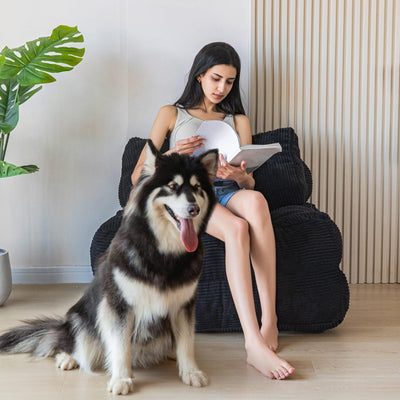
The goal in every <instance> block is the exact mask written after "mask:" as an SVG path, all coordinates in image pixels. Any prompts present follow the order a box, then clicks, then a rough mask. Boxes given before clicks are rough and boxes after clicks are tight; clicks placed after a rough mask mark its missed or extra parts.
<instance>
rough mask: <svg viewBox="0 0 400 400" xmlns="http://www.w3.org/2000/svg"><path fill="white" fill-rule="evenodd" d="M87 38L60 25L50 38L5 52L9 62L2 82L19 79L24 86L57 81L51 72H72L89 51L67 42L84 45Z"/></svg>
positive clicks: (3, 68) (2, 71) (0, 74)
mask: <svg viewBox="0 0 400 400" xmlns="http://www.w3.org/2000/svg"><path fill="white" fill-rule="evenodd" d="M81 42H83V36H82V34H81V33H80V32H79V31H78V29H77V27H69V26H65V25H60V26H58V27H57V28H55V29H54V30H53V32H52V34H51V36H50V37H41V38H38V39H36V40H33V41H30V42H27V43H26V44H25V45H23V46H21V47H18V48H15V49H9V48H8V47H5V48H4V49H3V50H2V52H1V53H2V54H3V56H5V58H6V59H5V62H4V64H3V65H2V66H0V79H10V78H13V77H17V80H18V83H19V84H20V85H21V86H34V85H39V84H43V83H50V82H54V81H55V78H54V77H53V76H52V75H50V74H51V73H58V72H63V71H70V70H71V69H73V67H74V66H75V65H77V64H79V63H80V62H81V61H82V57H83V55H84V53H85V49H83V48H77V47H67V46H65V44H67V43H81Z"/></svg>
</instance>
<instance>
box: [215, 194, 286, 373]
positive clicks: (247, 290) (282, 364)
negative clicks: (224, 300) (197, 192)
mask: <svg viewBox="0 0 400 400" xmlns="http://www.w3.org/2000/svg"><path fill="white" fill-rule="evenodd" d="M235 196H236V195H235ZM232 199H233V198H232ZM232 199H231V200H232ZM207 233H209V234H210V235H212V236H214V237H216V238H218V239H220V240H222V241H224V242H225V254H226V274H227V278H228V282H229V287H230V290H231V293H232V297H233V300H234V302H235V307H236V310H237V313H238V315H239V319H240V323H241V326H242V329H243V333H244V337H245V346H246V351H247V362H248V363H249V364H251V365H252V366H254V367H255V368H256V369H257V370H258V371H260V372H261V373H262V374H263V375H265V376H267V377H269V378H271V379H273V378H275V379H284V378H286V377H287V376H289V375H290V374H292V373H293V372H294V368H293V367H292V366H291V365H290V364H289V363H287V362H286V361H285V360H283V359H282V358H280V357H279V356H278V355H276V354H275V353H274V352H273V351H272V350H271V349H270V348H269V347H268V346H267V345H266V343H265V341H264V338H263V336H262V334H261V332H260V330H259V326H258V322H257V317H256V312H255V306H254V299H253V290H252V282H251V269H250V256H249V253H250V234H249V225H248V223H247V221H245V220H244V219H243V218H239V217H236V216H235V215H233V214H232V213H231V212H230V211H229V210H228V209H227V208H225V207H222V206H221V205H220V204H217V205H216V207H215V209H214V211H213V214H212V216H211V219H210V221H209V223H208V226H207Z"/></svg>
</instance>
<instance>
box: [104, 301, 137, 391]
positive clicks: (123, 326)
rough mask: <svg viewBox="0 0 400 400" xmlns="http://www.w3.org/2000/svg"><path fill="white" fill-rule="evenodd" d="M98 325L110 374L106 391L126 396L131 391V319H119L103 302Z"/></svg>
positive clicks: (125, 317) (130, 317) (128, 316)
mask: <svg viewBox="0 0 400 400" xmlns="http://www.w3.org/2000/svg"><path fill="white" fill-rule="evenodd" d="M98 324H99V327H100V330H101V336H102V339H103V343H104V347H105V349H104V350H105V355H106V366H107V369H108V371H109V372H110V373H111V379H110V380H109V382H108V385H107V389H108V391H109V392H111V393H112V394H128V393H129V392H131V391H132V390H133V379H132V378H133V375H132V365H131V358H132V343H131V342H132V329H133V317H132V316H130V315H129V314H126V315H125V316H124V318H123V319H121V318H119V317H118V316H117V315H116V313H114V312H113V311H112V310H111V308H110V306H109V305H108V303H107V302H106V301H104V302H103V304H102V305H101V306H100V310H99V319H98Z"/></svg>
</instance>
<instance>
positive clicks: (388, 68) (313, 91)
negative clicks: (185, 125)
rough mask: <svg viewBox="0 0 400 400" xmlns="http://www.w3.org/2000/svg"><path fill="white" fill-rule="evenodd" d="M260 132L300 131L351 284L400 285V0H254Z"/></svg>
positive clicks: (316, 197) (254, 111)
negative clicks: (338, 235)
mask: <svg viewBox="0 0 400 400" xmlns="http://www.w3.org/2000/svg"><path fill="white" fill-rule="evenodd" d="M252 18H253V21H252V27H253V32H252V68H251V71H252V76H251V107H250V111H251V115H250V117H251V121H252V124H253V132H261V131H267V130H271V129H275V128H278V127H285V126H292V127H293V128H294V129H295V131H296V132H297V134H298V135H299V142H300V149H301V152H302V156H303V158H304V160H305V162H306V163H307V164H308V165H309V166H310V168H311V171H312V174H313V179H314V189H313V194H312V198H311V201H312V202H313V203H315V204H316V205H317V207H319V208H320V209H321V210H322V211H325V212H327V213H328V214H329V215H330V216H331V217H332V219H333V220H334V221H335V222H336V224H337V225H338V226H339V229H340V230H341V232H342V235H343V252H344V253H343V262H342V269H343V271H344V272H345V274H346V275H347V277H348V279H349V281H350V282H351V283H388V282H393V283H394V282H400V281H399V280H400V254H399V253H400V244H399V238H400V236H399V228H400V196H399V189H400V162H399V159H400V143H399V129H400V127H399V111H400V101H399V96H400V79H399V74H400V0H252Z"/></svg>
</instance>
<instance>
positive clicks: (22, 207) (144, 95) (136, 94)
mask: <svg viewBox="0 0 400 400" xmlns="http://www.w3.org/2000/svg"><path fill="white" fill-rule="evenodd" d="M250 3H251V2H250V1H246V0H235V2H232V1H230V0H220V1H212V0H204V1H200V0H186V1H185V0H181V1H178V0H173V1H163V0H148V1H139V0H135V1H134V0H120V1H115V0H96V1H95V0H90V1H89V0H87V1H78V0H68V1H56V0H35V1H34V2H32V1H30V0H14V1H12V2H7V5H5V6H2V19H1V24H0V47H1V48H3V47H4V46H5V45H7V46H8V47H17V46H20V45H22V44H24V43H25V42H26V41H28V40H33V39H36V38H37V37H39V36H47V35H49V34H50V33H51V31H52V29H53V28H54V27H56V26H58V25H60V24H65V25H70V26H75V25H77V26H78V28H79V30H80V31H81V32H82V33H83V35H84V38H85V44H84V46H85V48H86V54H85V57H84V60H83V61H82V63H81V64H79V65H78V66H77V67H76V68H75V69H74V70H73V71H70V72H65V73H62V74H59V75H57V76H56V78H57V82H55V83H53V84H49V85H45V86H44V87H43V89H42V91H41V92H39V93H38V94H36V95H35V96H34V97H33V98H32V99H30V100H29V101H28V102H26V103H25V104H24V105H22V106H21V110H20V123H19V125H18V126H17V128H16V129H15V131H14V132H12V133H11V135H12V136H11V137H10V142H9V148H8V152H7V156H6V160H7V161H9V162H11V163H13V164H17V165H23V164H37V165H38V166H39V167H40V171H39V172H38V173H35V174H33V175H25V176H19V177H13V178H7V179H2V180H0V204H1V206H0V247H2V248H6V249H8V250H9V252H10V258H11V263H12V266H13V267H14V268H18V267H28V266H34V267H46V266H75V265H76V266H84V265H89V246H90V242H91V239H92V236H93V234H94V232H95V231H96V229H97V228H98V227H99V225H100V224H101V223H102V222H103V221H105V220H106V219H108V218H109V217H111V216H112V215H113V214H114V213H115V211H116V210H118V209H119V203H118V198H117V190H118V180H119V175H120V164H121V156H122V152H123V149H124V145H125V143H126V141H127V140H128V138H130V137H132V136H141V137H147V136H148V133H149V130H150V128H151V125H152V123H153V120H154V118H155V116H156V114H157V111H158V109H159V108H160V107H161V106H162V105H164V104H167V103H172V102H174V101H175V100H176V99H177V97H178V96H179V95H180V93H181V92H182V90H183V87H184V84H185V78H186V76H187V73H188V72H189V69H190V65H191V63H192V61H193V57H194V56H195V54H196V53H197V52H198V50H199V49H200V48H201V47H202V46H203V45H204V44H206V43H208V42H211V41H226V42H228V43H231V44H232V45H233V46H234V47H235V48H236V49H237V51H238V52H239V54H240V56H241V59H242V64H243V71H242V80H241V86H242V93H243V101H244V103H245V107H246V109H247V108H248V91H249V79H248V73H249V44H250ZM5 15H7V17H5Z"/></svg>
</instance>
